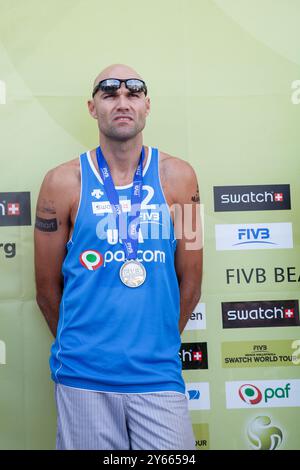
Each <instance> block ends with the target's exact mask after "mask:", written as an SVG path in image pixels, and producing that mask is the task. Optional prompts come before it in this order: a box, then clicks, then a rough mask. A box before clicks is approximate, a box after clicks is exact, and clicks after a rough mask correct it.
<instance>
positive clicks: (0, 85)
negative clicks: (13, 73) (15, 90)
mask: <svg viewBox="0 0 300 470" xmlns="http://www.w3.org/2000/svg"><path fill="white" fill-rule="evenodd" d="M0 104H6V85H5V82H4V81H3V80H0Z"/></svg>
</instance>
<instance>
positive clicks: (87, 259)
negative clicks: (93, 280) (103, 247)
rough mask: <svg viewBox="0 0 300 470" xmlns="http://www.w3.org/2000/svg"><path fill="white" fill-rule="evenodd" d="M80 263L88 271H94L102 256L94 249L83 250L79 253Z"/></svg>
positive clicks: (101, 262) (100, 262) (98, 265)
mask: <svg viewBox="0 0 300 470" xmlns="http://www.w3.org/2000/svg"><path fill="white" fill-rule="evenodd" d="M79 259H80V263H81V264H82V266H84V267H85V268H86V269H88V270H89V271H95V270H96V269H98V268H100V266H102V264H103V261H104V259H103V256H102V255H101V253H99V251H96V250H85V251H83V252H82V253H81V255H80V257H79Z"/></svg>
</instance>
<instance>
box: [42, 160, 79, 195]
mask: <svg viewBox="0 0 300 470" xmlns="http://www.w3.org/2000/svg"><path fill="white" fill-rule="evenodd" d="M79 181H80V163H79V158H78V157H77V158H73V159H72V160H69V161H67V162H63V163H61V164H60V165H57V166H55V167H53V168H51V169H50V170H48V171H47V173H46V175H45V178H44V184H47V186H51V187H52V188H53V189H57V190H59V189H63V188H67V187H68V186H73V185H76V183H78V182H79Z"/></svg>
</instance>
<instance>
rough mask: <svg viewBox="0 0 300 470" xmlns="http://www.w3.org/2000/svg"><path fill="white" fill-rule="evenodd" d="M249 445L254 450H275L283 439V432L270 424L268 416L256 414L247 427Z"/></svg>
mask: <svg viewBox="0 0 300 470" xmlns="http://www.w3.org/2000/svg"><path fill="white" fill-rule="evenodd" d="M247 436H248V439H249V441H250V445H251V447H252V448H253V449H255V450H275V449H277V448H278V447H279V446H280V445H281V443H282V440H283V433H282V431H281V429H279V428H278V427H277V426H272V425H271V419H270V418H269V416H257V417H256V418H255V419H254V420H253V421H251V423H250V424H249V426H248V428H247Z"/></svg>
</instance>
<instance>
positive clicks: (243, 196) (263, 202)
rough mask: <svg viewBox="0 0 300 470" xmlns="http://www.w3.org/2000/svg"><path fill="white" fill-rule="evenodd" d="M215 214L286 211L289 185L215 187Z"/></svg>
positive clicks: (288, 201) (288, 202) (289, 197)
mask: <svg viewBox="0 0 300 470" xmlns="http://www.w3.org/2000/svg"><path fill="white" fill-rule="evenodd" d="M214 203H215V212H232V211H266V210H288V209H290V208H291V196H290V185H289V184H268V185H252V186H248V185H247V186H215V187H214Z"/></svg>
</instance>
